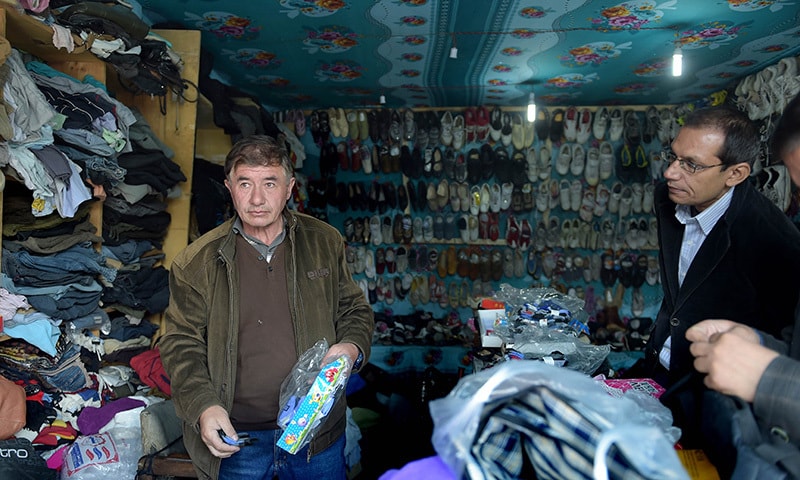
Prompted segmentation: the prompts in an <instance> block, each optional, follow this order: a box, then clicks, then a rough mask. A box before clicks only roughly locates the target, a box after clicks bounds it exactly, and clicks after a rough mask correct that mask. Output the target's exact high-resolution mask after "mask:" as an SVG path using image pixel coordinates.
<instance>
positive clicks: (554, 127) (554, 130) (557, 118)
mask: <svg viewBox="0 0 800 480" xmlns="http://www.w3.org/2000/svg"><path fill="white" fill-rule="evenodd" d="M563 135H564V110H562V109H560V108H557V109H556V110H555V111H553V118H552V119H551V120H550V141H551V142H560V141H561V137H562V136H563Z"/></svg>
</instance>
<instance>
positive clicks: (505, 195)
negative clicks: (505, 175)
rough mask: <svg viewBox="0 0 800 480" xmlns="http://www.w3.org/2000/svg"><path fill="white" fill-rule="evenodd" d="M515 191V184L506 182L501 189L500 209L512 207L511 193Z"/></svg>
mask: <svg viewBox="0 0 800 480" xmlns="http://www.w3.org/2000/svg"><path fill="white" fill-rule="evenodd" d="M513 193H514V184H513V183H511V182H506V183H504V184H503V186H502V187H501V189H500V210H508V209H509V208H510V207H511V194H513Z"/></svg>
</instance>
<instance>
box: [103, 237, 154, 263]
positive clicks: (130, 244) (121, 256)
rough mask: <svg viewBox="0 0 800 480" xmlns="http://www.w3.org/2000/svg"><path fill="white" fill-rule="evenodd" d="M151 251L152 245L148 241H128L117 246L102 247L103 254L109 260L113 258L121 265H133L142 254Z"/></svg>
mask: <svg viewBox="0 0 800 480" xmlns="http://www.w3.org/2000/svg"><path fill="white" fill-rule="evenodd" d="M152 249H153V244H152V243H151V242H150V241H149V240H128V241H126V242H122V243H120V244H119V245H103V247H102V251H103V254H104V255H105V256H107V257H110V258H115V259H117V260H119V261H121V262H122V263H125V264H128V263H134V262H137V261H138V260H139V257H141V256H142V255H143V254H144V253H146V252H149V251H150V250H152Z"/></svg>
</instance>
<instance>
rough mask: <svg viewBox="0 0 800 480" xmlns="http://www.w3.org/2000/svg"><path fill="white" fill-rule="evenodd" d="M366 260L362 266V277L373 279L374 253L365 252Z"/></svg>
mask: <svg viewBox="0 0 800 480" xmlns="http://www.w3.org/2000/svg"><path fill="white" fill-rule="evenodd" d="M366 258H367V260H366V264H365V266H364V275H366V276H367V278H375V273H376V272H375V252H374V251H372V250H367V257H366Z"/></svg>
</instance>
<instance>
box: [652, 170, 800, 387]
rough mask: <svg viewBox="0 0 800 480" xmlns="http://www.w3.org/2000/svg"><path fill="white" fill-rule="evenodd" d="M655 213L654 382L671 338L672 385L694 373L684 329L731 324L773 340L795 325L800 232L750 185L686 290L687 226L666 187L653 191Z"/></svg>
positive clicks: (708, 243) (740, 191) (742, 187)
mask: <svg viewBox="0 0 800 480" xmlns="http://www.w3.org/2000/svg"><path fill="white" fill-rule="evenodd" d="M655 213H656V216H657V219H658V236H659V245H660V248H661V251H660V253H659V263H660V267H661V282H662V286H663V289H664V299H663V301H662V304H661V308H660V310H659V312H658V316H657V318H656V322H655V324H654V326H653V330H652V331H651V335H650V339H649V341H648V343H647V345H646V347H645V348H646V349H645V365H646V366H647V367H648V368H649V369H650V372H651V373H652V374H653V375H652V376H653V377H660V378H662V381H664V380H663V377H664V376H663V375H656V374H655V373H656V372H657V371H658V365H659V363H658V352H659V351H660V350H661V347H662V345H663V344H664V342H665V341H666V339H667V337H669V336H671V337H672V340H671V342H672V346H671V358H670V368H669V373H668V375H667V378H666V383H667V385H664V386H665V387H669V386H670V385H671V384H672V383H673V382H675V381H676V380H678V379H680V378H682V377H684V376H685V375H686V374H688V373H691V372H694V367H693V366H692V363H693V357H692V355H691V353H690V352H689V342H688V341H687V340H686V338H685V336H684V335H685V333H686V330H687V329H688V328H689V327H691V326H692V325H694V324H695V323H697V322H699V321H700V320H704V319H706V318H726V319H730V320H734V321H737V322H741V323H744V324H746V325H750V326H752V327H754V328H757V329H759V330H761V331H763V332H766V333H768V334H770V335H773V336H776V337H778V336H780V333H781V330H782V329H784V328H785V327H786V326H788V325H789V324H791V323H792V319H793V313H794V308H795V305H796V304H797V301H798V292H800V231H798V229H797V227H796V226H795V225H794V224H793V223H792V222H791V221H790V220H789V219H788V218H787V216H786V215H785V214H784V213H783V212H782V211H780V209H778V208H777V207H775V205H773V204H772V202H770V201H769V199H767V198H766V197H765V196H764V195H762V194H761V193H760V192H758V191H757V190H756V189H755V188H754V187H753V185H752V184H751V183H750V182H749V181H745V182H743V183H741V184H739V185H738V186H737V187H736V188H735V190H734V193H733V198H732V199H731V204H730V207H729V208H728V210H727V212H726V213H725V214H724V215H723V216H722V218H720V220H719V221H718V222H717V224H716V226H715V227H714V229H713V230H712V231H711V233H710V234H709V235H708V237H707V238H706V240H705V241H704V242H703V245H702V246H701V247H700V250H699V251H698V252H697V255H696V256H695V258H694V260H693V262H692V265H691V267H690V268H689V271H688V272H687V274H686V278H685V279H684V282H683V285H682V286H681V287H679V286H678V260H679V258H680V250H681V241H682V238H683V231H684V226H683V225H681V223H680V222H678V220H677V219H676V218H675V203H674V202H672V201H671V200H670V199H669V197H668V190H667V187H666V184H665V183H661V184H659V185H658V186H657V187H656V191H655Z"/></svg>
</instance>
